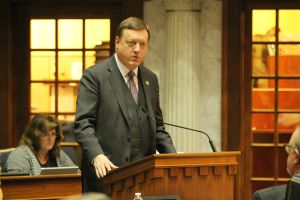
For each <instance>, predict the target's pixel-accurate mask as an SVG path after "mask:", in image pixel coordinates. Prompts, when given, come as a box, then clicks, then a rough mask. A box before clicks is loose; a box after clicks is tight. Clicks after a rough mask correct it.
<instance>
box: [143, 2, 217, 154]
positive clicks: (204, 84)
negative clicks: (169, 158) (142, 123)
mask: <svg viewBox="0 0 300 200" xmlns="http://www.w3.org/2000/svg"><path fill="white" fill-rule="evenodd" d="M178 1H180V0H178ZM201 8H202V9H201V20H200V21H199V23H200V27H201V30H200V34H201V36H200V37H201V40H199V41H195V42H199V43H200V44H201V51H200V52H198V55H199V56H200V58H201V66H200V67H201V75H200V76H201V77H200V79H201V87H200V88H201V91H200V93H201V94H204V95H202V96H201V98H200V99H199V101H200V102H201V118H200V119H199V124H200V127H201V130H202V131H205V132H207V133H208V134H209V135H210V136H211V137H212V139H213V140H214V142H215V144H216V146H217V149H218V150H220V149H221V42H222V41H221V31H222V24H221V21H222V2H221V1H219V0H203V1H202V6H201ZM144 19H145V21H146V23H147V24H149V26H150V29H151V39H150V47H149V52H148V55H147V58H146V60H145V62H144V64H145V65H146V66H147V67H149V68H150V69H152V70H153V71H154V72H155V73H157V75H158V76H159V82H160V95H161V97H160V99H161V107H162V109H163V112H164V113H166V112H168V111H167V110H165V109H164V107H165V106H164V105H165V102H164V99H165V96H166V95H168V91H165V83H164V82H165V74H166V73H167V71H166V70H165V58H166V52H167V51H168V49H166V48H165V46H166V37H168V36H167V33H166V12H165V6H164V0H149V1H145V3H144ZM174 42H176V41H174ZM169 123H172V122H169ZM166 128H167V127H166ZM190 128H193V127H190ZM191 134H197V133H191ZM185 137H187V138H188V137H189V135H186V136H185ZM199 137H202V138H201V139H199V147H198V148H195V149H189V148H187V147H188V143H189V140H185V142H186V143H187V144H185V145H183V144H182V142H181V141H174V143H175V146H176V147H177V149H180V151H184V152H195V151H211V149H210V147H209V144H208V141H207V140H206V138H205V137H204V136H199ZM203 138H204V139H203Z"/></svg>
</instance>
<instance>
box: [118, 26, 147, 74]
mask: <svg viewBox="0 0 300 200" xmlns="http://www.w3.org/2000/svg"><path fill="white" fill-rule="evenodd" d="M115 43H116V54H117V56H118V58H119V59H120V61H121V62H122V63H123V64H124V65H125V66H126V67H127V68H128V69H129V70H133V69H135V68H136V67H138V66H139V65H140V64H141V63H142V62H143V61H144V58H145V56H146V54H147V51H148V32H147V30H146V29H142V30H131V29H124V30H123V34H122V37H121V38H119V37H118V36H117V37H116V40H115Z"/></svg>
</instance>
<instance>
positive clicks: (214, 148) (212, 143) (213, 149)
mask: <svg viewBox="0 0 300 200" xmlns="http://www.w3.org/2000/svg"><path fill="white" fill-rule="evenodd" d="M142 111H143V112H144V113H145V114H146V115H147V116H148V117H149V118H150V119H151V120H153V121H154V122H155V123H157V121H156V120H155V119H154V118H153V117H152V116H151V115H150V114H149V113H148V111H147V110H146V109H145V108H144V107H142ZM162 123H163V124H165V125H169V126H174V127H177V128H182V129H186V130H189V131H194V132H198V133H202V134H204V135H206V137H207V138H208V141H209V144H210V147H211V149H212V151H213V152H217V149H216V146H215V144H214V142H213V140H212V139H211V138H210V137H209V135H208V134H207V133H205V132H204V131H200V130H196V129H192V128H187V127H184V126H178V125H175V124H170V123H167V122H162Z"/></svg>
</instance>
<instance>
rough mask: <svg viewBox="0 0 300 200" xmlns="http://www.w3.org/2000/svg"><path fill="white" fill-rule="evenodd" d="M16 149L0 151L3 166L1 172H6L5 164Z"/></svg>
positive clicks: (0, 164)
mask: <svg viewBox="0 0 300 200" xmlns="http://www.w3.org/2000/svg"><path fill="white" fill-rule="evenodd" d="M14 150H15V148H8V149H0V166H1V171H5V164H6V160H7V158H8V156H9V154H10V153H11V152H12V151H14Z"/></svg>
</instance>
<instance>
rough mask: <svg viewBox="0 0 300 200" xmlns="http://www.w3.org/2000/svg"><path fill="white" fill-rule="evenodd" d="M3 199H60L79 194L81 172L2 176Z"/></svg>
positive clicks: (80, 190)
mask: <svg viewBox="0 0 300 200" xmlns="http://www.w3.org/2000/svg"><path fill="white" fill-rule="evenodd" d="M0 180H1V189H2V192H3V199H60V198H65V197H68V196H79V195H80V194H81V192H82V189H81V175H80V174H59V175H43V176H0Z"/></svg>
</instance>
